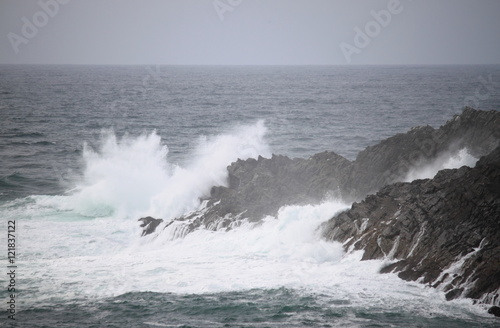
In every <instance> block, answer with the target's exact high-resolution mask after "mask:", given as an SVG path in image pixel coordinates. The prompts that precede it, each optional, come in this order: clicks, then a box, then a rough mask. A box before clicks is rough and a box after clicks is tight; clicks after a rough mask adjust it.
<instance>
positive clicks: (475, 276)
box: [322, 147, 500, 305]
mask: <svg viewBox="0 0 500 328" xmlns="http://www.w3.org/2000/svg"><path fill="white" fill-rule="evenodd" d="M322 229H323V236H324V237H325V238H327V239H329V240H336V241H340V242H343V243H344V246H345V248H346V249H349V250H364V254H363V258H362V259H363V260H369V259H388V260H393V263H391V264H389V265H387V266H386V267H384V268H383V269H382V270H381V272H397V273H398V276H399V277H400V278H402V279H405V280H418V281H419V282H422V283H426V284H429V285H431V286H433V287H438V288H441V289H442V290H444V291H445V292H446V298H447V299H455V298H458V297H469V298H473V299H477V300H479V301H481V302H485V303H489V304H497V305H498V303H499V301H500V297H499V292H500V291H499V288H500V147H498V148H496V149H495V150H494V151H493V152H492V153H491V154H490V155H488V156H486V157H483V158H481V160H480V161H479V162H478V163H477V164H476V167H474V168H468V167H462V168H460V169H453V170H442V171H440V172H439V173H438V174H437V175H436V176H435V177H434V178H433V179H425V180H415V181H413V182H411V183H395V184H392V185H389V186H386V187H384V188H382V189H381V190H380V191H379V192H377V193H376V194H375V195H370V196H368V197H366V199H364V200H363V201H361V202H359V203H354V204H353V205H352V207H351V209H350V210H348V211H346V212H343V213H340V214H339V215H337V216H336V217H334V218H332V219H331V220H329V221H328V222H327V223H325V224H324V225H323V226H322Z"/></svg>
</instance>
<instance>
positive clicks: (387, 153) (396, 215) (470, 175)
mask: <svg viewBox="0 0 500 328" xmlns="http://www.w3.org/2000/svg"><path fill="white" fill-rule="evenodd" d="M499 146H500V112H498V111H479V110H474V109H472V108H466V109H465V110H464V111H463V113H462V114H461V115H457V116H455V117H454V118H452V119H451V120H450V121H448V122H447V123H446V124H445V125H443V126H441V127H440V128H439V129H434V128H432V127H430V126H425V127H417V128H413V129H412V130H410V131H408V132H407V133H402V134H397V135H395V136H393V137H391V138H388V139H386V140H383V141H381V142H380V143H378V144H376V145H374V146H370V147H368V148H366V149H365V150H363V151H362V152H360V153H359V155H358V156H357V158H356V160H354V161H349V160H347V159H346V158H344V157H342V156H340V155H338V154H336V153H333V152H323V153H318V154H316V155H314V156H312V157H310V158H309V159H302V158H295V159H290V158H288V157H286V156H281V155H273V156H272V157H271V158H262V157H259V158H258V159H248V160H238V161H236V162H234V163H232V164H231V165H229V166H228V168H227V171H228V183H227V185H226V186H214V187H212V189H211V192H210V195H208V196H207V197H206V198H205V199H201V200H200V203H201V205H200V207H199V209H197V210H195V211H193V212H191V213H188V214H185V215H184V216H182V217H178V218H169V219H167V220H166V222H165V223H162V221H161V219H154V218H152V217H147V218H143V219H140V220H142V222H143V225H142V226H141V227H142V228H143V233H142V234H143V235H148V234H151V233H153V232H155V233H161V232H162V231H163V230H164V229H165V228H166V227H168V226H171V225H173V228H171V229H174V228H175V229H174V230H173V231H174V233H175V235H176V236H183V235H185V234H187V233H189V232H191V231H194V230H196V229H199V228H204V229H210V230H220V229H226V230H228V229H231V228H233V227H235V226H238V225H239V224H240V223H241V222H243V220H248V221H251V222H258V221H260V220H261V219H263V218H264V217H266V216H268V215H271V216H275V215H276V214H277V212H278V209H279V208H280V207H282V206H285V205H305V204H315V203H320V202H321V201H323V200H325V199H328V198H333V197H334V198H337V199H339V198H340V199H342V200H344V201H346V202H355V203H354V204H353V205H352V207H351V209H350V210H348V211H346V212H343V213H341V214H339V215H337V216H336V217H334V218H332V219H331V220H329V221H328V222H326V223H325V224H324V225H323V226H322V227H321V229H323V230H322V231H323V236H324V237H325V238H327V239H328V240H336V241H340V242H343V243H344V245H345V247H346V250H363V251H364V255H363V259H364V260H367V259H382V258H385V259H392V263H391V264H390V265H388V266H386V267H385V268H383V269H382V272H397V273H398V275H399V276H400V277H401V278H402V279H406V280H418V281H419V282H422V283H426V284H429V285H431V286H434V287H437V288H441V289H442V290H444V291H445V292H446V297H447V298H448V299H454V298H457V297H470V298H473V299H477V300H479V301H481V302H484V303H488V304H495V305H498V303H499V301H500V300H499V299H500V297H499V287H500V286H499V284H500V245H499V241H500V147H499ZM463 148H467V150H468V152H469V153H470V154H471V155H473V156H474V157H476V158H479V157H481V156H483V157H482V158H481V160H480V161H479V162H478V163H477V165H476V167H474V168H472V169H471V168H468V167H462V168H460V169H453V170H442V171H440V172H439V173H438V174H437V175H436V176H435V177H434V178H433V179H425V180H415V181H413V182H411V183H403V182H398V181H403V179H404V177H405V176H406V175H407V174H408V172H409V171H410V170H411V169H413V168H419V167H422V166H425V165H426V164H428V163H431V162H432V161H434V160H436V158H439V157H440V156H444V154H453V153H456V152H458V151H459V150H460V149H463ZM485 155H487V156H485ZM377 191H378V192H377ZM375 192H376V194H374V193H375ZM367 195H368V196H367ZM363 199H364V200H363ZM361 200H362V201H361Z"/></svg>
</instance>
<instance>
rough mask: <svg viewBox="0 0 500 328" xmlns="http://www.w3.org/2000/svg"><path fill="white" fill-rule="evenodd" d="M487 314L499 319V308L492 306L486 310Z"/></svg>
mask: <svg viewBox="0 0 500 328" xmlns="http://www.w3.org/2000/svg"><path fill="white" fill-rule="evenodd" d="M488 313H489V314H493V315H494V316H495V317H500V307H498V306H492V307H490V308H489V309H488Z"/></svg>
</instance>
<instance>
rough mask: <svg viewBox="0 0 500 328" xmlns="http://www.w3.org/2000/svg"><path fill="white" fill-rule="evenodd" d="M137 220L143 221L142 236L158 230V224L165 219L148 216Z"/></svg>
mask: <svg viewBox="0 0 500 328" xmlns="http://www.w3.org/2000/svg"><path fill="white" fill-rule="evenodd" d="M137 221H140V222H142V223H141V228H142V235H141V236H146V235H149V234H151V233H153V232H154V231H155V230H156V227H158V225H159V224H160V223H162V222H163V219H155V218H153V217H151V216H146V217H144V218H140V219H139V220H137Z"/></svg>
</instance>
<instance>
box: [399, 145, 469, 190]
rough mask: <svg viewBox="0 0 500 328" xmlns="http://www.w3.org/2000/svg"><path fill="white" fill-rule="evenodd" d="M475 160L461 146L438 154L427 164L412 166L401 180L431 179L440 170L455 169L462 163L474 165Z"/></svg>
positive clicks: (462, 164)
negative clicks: (458, 148) (448, 152)
mask: <svg viewBox="0 0 500 328" xmlns="http://www.w3.org/2000/svg"><path fill="white" fill-rule="evenodd" d="M476 162H477V158H475V157H474V156H472V155H471V154H470V153H469V151H468V150H467V148H463V149H461V150H459V151H458V152H457V153H454V154H445V155H442V156H439V157H438V158H436V159H435V160H434V161H432V162H431V163H429V164H427V165H424V166H421V167H416V168H412V169H411V170H410V171H409V172H408V174H407V175H406V177H405V178H404V180H403V181H404V182H411V181H413V180H417V179H432V178H433V177H434V176H435V175H436V174H437V173H438V172H439V171H441V170H444V169H457V168H460V167H462V166H464V165H465V166H469V167H474V166H475V165H476Z"/></svg>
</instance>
